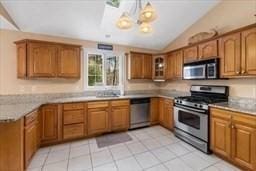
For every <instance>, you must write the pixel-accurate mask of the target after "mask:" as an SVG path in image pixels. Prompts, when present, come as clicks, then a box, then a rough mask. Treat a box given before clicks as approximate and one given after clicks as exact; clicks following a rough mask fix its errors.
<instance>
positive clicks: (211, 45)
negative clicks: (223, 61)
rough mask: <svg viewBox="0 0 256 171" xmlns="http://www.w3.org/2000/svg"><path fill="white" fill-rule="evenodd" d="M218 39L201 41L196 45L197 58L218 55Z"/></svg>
mask: <svg viewBox="0 0 256 171" xmlns="http://www.w3.org/2000/svg"><path fill="white" fill-rule="evenodd" d="M217 42H218V40H211V41H208V42H205V43H201V44H199V46H198V56H199V59H207V58H211V57H217V56H218V43H217Z"/></svg>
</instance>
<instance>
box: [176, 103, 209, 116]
mask: <svg viewBox="0 0 256 171" xmlns="http://www.w3.org/2000/svg"><path fill="white" fill-rule="evenodd" d="M175 106H176V107H178V108H181V109H183V110H184V111H187V112H191V111H194V112H200V113H202V114H203V113H205V110H200V109H194V108H190V107H186V106H181V105H178V104H175Z"/></svg>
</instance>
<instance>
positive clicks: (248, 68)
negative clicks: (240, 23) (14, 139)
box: [241, 27, 256, 76]
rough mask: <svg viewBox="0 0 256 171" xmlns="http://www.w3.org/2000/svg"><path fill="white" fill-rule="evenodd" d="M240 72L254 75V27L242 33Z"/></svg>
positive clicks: (255, 69) (255, 64) (255, 44)
mask: <svg viewBox="0 0 256 171" xmlns="http://www.w3.org/2000/svg"><path fill="white" fill-rule="evenodd" d="M241 34H242V58H241V64H242V65H241V74H242V75H248V76H250V75H256V28H255V27H254V28H252V29H249V30H246V31H243V32H242V33H241Z"/></svg>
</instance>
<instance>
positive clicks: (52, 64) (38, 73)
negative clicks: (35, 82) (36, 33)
mask: <svg viewBox="0 0 256 171" xmlns="http://www.w3.org/2000/svg"><path fill="white" fill-rule="evenodd" d="M28 49H29V50H28V53H29V54H28V61H27V62H28V76H29V77H55V76H56V68H57V55H58V47H57V46H56V45H49V44H44V43H29V44H28Z"/></svg>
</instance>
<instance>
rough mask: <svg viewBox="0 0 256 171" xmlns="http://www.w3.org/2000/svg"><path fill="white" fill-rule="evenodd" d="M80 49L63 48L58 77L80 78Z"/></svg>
mask: <svg viewBox="0 0 256 171" xmlns="http://www.w3.org/2000/svg"><path fill="white" fill-rule="evenodd" d="M80 59H81V57H80V47H72V46H61V47H60V48H59V55H58V77H65V78H80Z"/></svg>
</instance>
